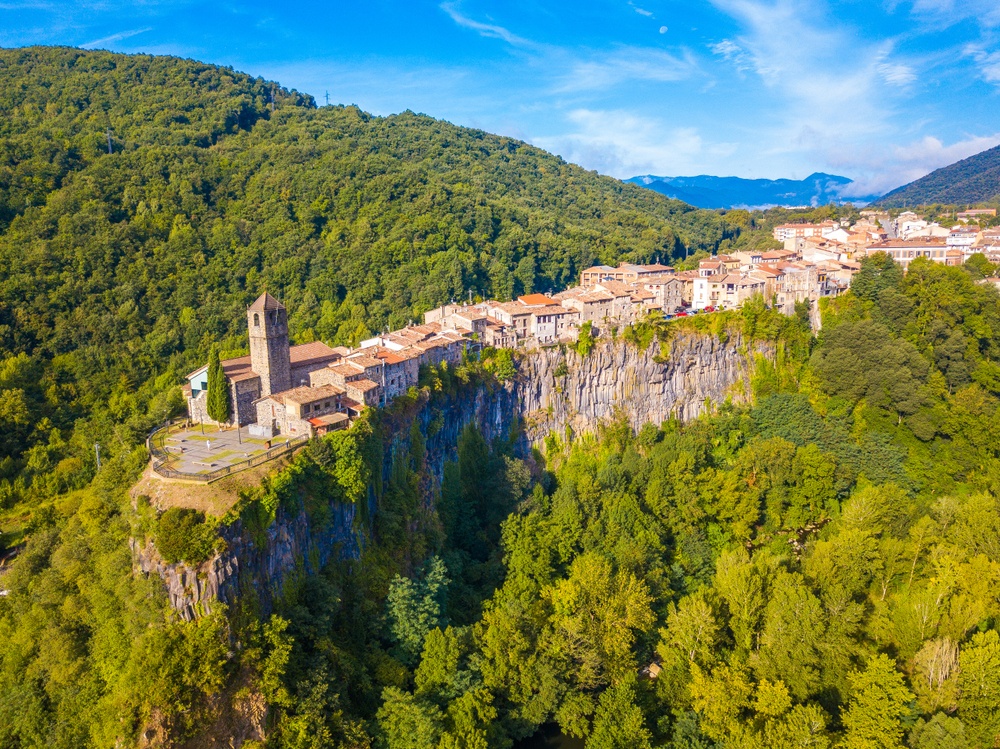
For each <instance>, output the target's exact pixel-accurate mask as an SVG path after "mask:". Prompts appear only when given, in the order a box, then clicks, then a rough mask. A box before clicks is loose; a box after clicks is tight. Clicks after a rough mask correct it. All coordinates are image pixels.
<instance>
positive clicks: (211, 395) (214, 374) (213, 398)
mask: <svg viewBox="0 0 1000 749" xmlns="http://www.w3.org/2000/svg"><path fill="white" fill-rule="evenodd" d="M207 405H208V415H209V416H210V417H211V418H212V419H215V421H218V422H220V423H223V422H227V421H229V387H228V385H227V384H226V375H225V374H224V373H223V371H222V364H221V363H220V362H219V350H218V349H217V348H215V347H212V353H211V355H210V356H209V358H208V404H207Z"/></svg>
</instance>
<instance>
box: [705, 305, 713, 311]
mask: <svg viewBox="0 0 1000 749" xmlns="http://www.w3.org/2000/svg"><path fill="white" fill-rule="evenodd" d="M705 312H715V307H712V306H708V307H705Z"/></svg>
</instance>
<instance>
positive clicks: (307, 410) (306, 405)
mask: <svg viewBox="0 0 1000 749" xmlns="http://www.w3.org/2000/svg"><path fill="white" fill-rule="evenodd" d="M302 413H304V414H307V413H309V404H308V403H306V404H305V405H303V406H302Z"/></svg>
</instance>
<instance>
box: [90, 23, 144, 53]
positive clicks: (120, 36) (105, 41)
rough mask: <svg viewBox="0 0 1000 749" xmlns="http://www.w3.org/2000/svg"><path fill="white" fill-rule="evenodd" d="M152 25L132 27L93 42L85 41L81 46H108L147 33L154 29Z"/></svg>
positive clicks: (94, 47)
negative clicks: (143, 27)
mask: <svg viewBox="0 0 1000 749" xmlns="http://www.w3.org/2000/svg"><path fill="white" fill-rule="evenodd" d="M152 30H153V29H152V27H147V28H145V29H132V30H131V31H120V32H119V33H117V34H111V35H110V36H104V37H101V38H100V39H95V40H94V41H92V42H84V43H83V44H81V45H80V46H81V47H83V48H84V49H97V48H100V47H107V46H108V45H109V44H114V43H115V42H120V41H122V40H124V39H131V38H132V37H133V36H138V35H139V34H145V33H146V32H147V31H152Z"/></svg>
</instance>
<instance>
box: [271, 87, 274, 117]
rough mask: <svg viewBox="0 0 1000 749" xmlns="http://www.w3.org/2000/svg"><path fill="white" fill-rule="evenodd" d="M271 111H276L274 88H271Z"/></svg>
mask: <svg viewBox="0 0 1000 749" xmlns="http://www.w3.org/2000/svg"><path fill="white" fill-rule="evenodd" d="M271 111H272V112H273V111H274V89H273V88H272V89H271Z"/></svg>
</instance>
